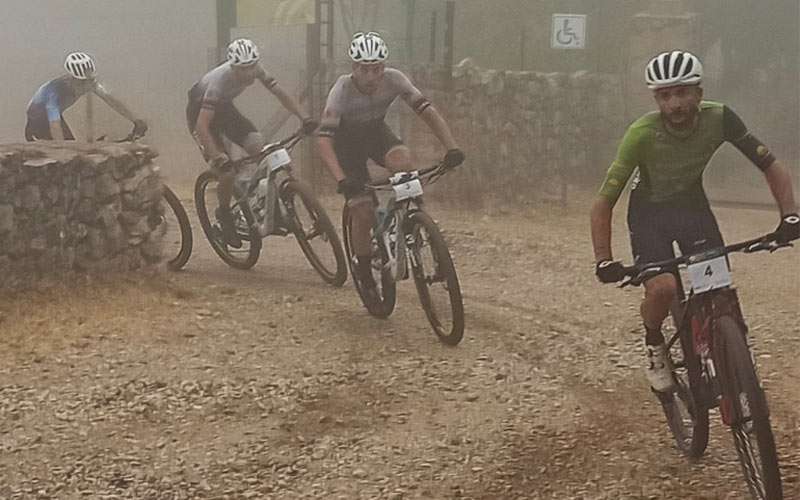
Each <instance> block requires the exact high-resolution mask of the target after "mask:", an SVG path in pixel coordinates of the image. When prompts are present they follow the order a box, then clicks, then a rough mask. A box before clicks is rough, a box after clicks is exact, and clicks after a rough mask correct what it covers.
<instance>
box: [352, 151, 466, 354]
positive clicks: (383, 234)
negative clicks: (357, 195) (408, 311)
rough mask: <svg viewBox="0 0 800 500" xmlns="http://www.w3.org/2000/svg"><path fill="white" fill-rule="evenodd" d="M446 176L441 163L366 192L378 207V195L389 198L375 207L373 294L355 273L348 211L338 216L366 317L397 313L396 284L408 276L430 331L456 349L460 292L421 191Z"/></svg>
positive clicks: (460, 324) (397, 176)
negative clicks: (426, 209)
mask: <svg viewBox="0 0 800 500" xmlns="http://www.w3.org/2000/svg"><path fill="white" fill-rule="evenodd" d="M448 171H450V169H448V168H446V167H444V165H443V164H442V163H439V164H438V165H435V166H433V167H430V168H427V169H424V170H421V171H413V172H403V173H398V174H395V175H393V176H392V177H390V178H389V179H388V180H386V181H384V182H379V183H372V184H368V185H366V186H365V189H366V190H367V191H369V192H372V193H373V196H374V198H375V201H376V202H377V195H376V193H377V192H381V191H384V192H388V193H389V195H388V196H387V197H386V201H385V203H383V204H377V203H376V205H377V210H376V223H375V225H374V227H373V229H372V230H371V239H372V274H373V278H374V279H375V283H376V285H377V286H376V289H375V290H374V292H375V293H371V292H370V291H368V290H367V289H366V288H365V287H364V286H363V284H362V283H361V281H360V279H359V277H358V276H359V275H358V273H357V272H356V257H355V255H354V253H353V240H352V238H353V232H352V218H351V214H350V210H349V209H348V207H347V205H345V208H344V212H343V214H342V231H343V239H344V248H345V253H346V254H347V262H348V264H349V266H350V275H351V276H352V277H353V283H354V285H355V287H356V291H357V292H358V295H359V297H360V298H361V302H362V303H363V304H364V307H366V309H367V311H368V312H369V313H370V314H371V315H373V316H375V317H378V318H387V317H389V315H391V314H392V312H393V311H394V307H395V302H396V297H397V294H396V292H397V290H396V284H397V282H398V281H401V280H405V279H407V278H408V276H409V274H410V275H411V277H412V278H413V279H414V284H415V285H416V288H417V295H418V296H419V300H420V304H421V305H422V309H423V310H424V311H425V315H426V316H427V318H428V322H429V323H430V325H431V327H432V328H433V331H434V332H435V333H436V335H437V337H439V339H440V340H441V341H442V342H444V343H445V344H448V345H456V344H458V343H459V342H460V341H461V339H462V337H463V336H464V304H463V301H462V298H461V287H460V285H459V282H458V276H457V275H456V269H455V266H454V265H453V259H452V257H451V256H450V251H449V250H448V248H447V243H446V242H445V239H444V237H443V236H442V233H441V231H440V230H439V226H438V225H437V224H436V222H435V221H434V220H433V218H431V216H430V215H428V214H427V213H426V212H425V209H424V203H423V199H422V194H423V186H425V185H428V184H431V183H433V182H435V181H436V180H438V179H439V178H441V176H442V175H444V174H445V173H447V172H448ZM409 268H410V269H409ZM409 270H410V273H409Z"/></svg>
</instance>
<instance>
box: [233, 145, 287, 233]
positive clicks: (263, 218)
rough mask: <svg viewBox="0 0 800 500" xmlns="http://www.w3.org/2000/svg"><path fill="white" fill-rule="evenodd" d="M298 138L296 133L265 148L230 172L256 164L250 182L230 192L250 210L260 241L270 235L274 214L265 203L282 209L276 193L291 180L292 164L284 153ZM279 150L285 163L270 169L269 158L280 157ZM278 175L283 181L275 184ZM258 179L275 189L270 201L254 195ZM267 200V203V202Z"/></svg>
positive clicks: (239, 162) (236, 164) (241, 161)
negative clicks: (283, 156)
mask: <svg viewBox="0 0 800 500" xmlns="http://www.w3.org/2000/svg"><path fill="white" fill-rule="evenodd" d="M302 137H303V136H302V135H301V134H300V132H299V131H298V132H296V133H294V134H292V135H291V136H289V137H288V138H286V139H284V140H282V141H279V142H276V143H272V144H267V145H265V146H264V147H263V148H262V149H261V151H260V152H259V153H258V154H257V155H254V156H251V157H247V158H242V159H241V160H238V161H237V162H236V163H235V167H234V168H237V169H238V168H239V167H241V166H242V165H244V164H247V163H251V162H254V161H258V166H257V167H256V169H255V171H254V172H253V175H252V176H251V177H250V180H249V181H248V182H247V184H246V186H245V187H244V188H243V189H241V190H240V189H235V191H234V192H235V198H236V202H237V203H239V204H244V203H246V204H247V205H248V207H250V211H251V212H252V214H253V219H254V224H256V225H257V227H256V228H255V229H257V231H258V234H259V235H260V236H261V237H262V238H263V237H265V236H267V235H269V234H272V232H273V230H274V219H275V217H274V212H271V211H270V210H269V208H268V207H267V205H266V203H267V202H268V201H269V202H270V203H274V204H276V206H277V207H282V206H283V204H282V203H281V202H280V199H279V197H278V196H277V194H278V193H279V192H280V187H282V186H283V185H284V184H285V183H286V182H288V181H290V180H291V179H293V175H292V164H291V162H290V160H289V158H288V152H290V151H291V150H292V148H294V146H295V145H296V144H297V143H298V142H299V141H300V139H302ZM281 150H284V151H285V152H286V153H287V157H286V159H284V160H283V161H286V163H283V164H281V165H279V166H277V167H272V166H271V158H272V155H273V154H276V153H280V151H281ZM279 175H281V176H282V177H283V179H282V180H281V181H280V182H277V181H276V179H277V178H278V176H279ZM262 179H267V180H268V182H269V185H270V186H271V187H272V186H274V187H275V189H273V190H272V191H273V196H272V197H270V196H264V195H262V194H261V193H259V192H258V191H257V188H258V185H259V183H260V182H261V180H262ZM234 186H236V184H234ZM276 197H277V199H276ZM267 198H270V199H269V200H268V199H267ZM267 214H271V215H272V217H267Z"/></svg>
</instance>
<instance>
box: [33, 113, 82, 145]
mask: <svg viewBox="0 0 800 500" xmlns="http://www.w3.org/2000/svg"><path fill="white" fill-rule="evenodd" d="M61 131H62V132H63V133H64V139H66V140H68V141H74V140H75V136H74V135H72V130H70V128H69V125H67V122H66V121H64V117H63V116H62V117H61ZM37 139H38V140H44V141H52V140H53V134H51V133H50V122H49V121H48V120H47V117H46V116H45V117H42V118H31V117H28V122H27V123H26V124H25V140H26V141H34V140H37Z"/></svg>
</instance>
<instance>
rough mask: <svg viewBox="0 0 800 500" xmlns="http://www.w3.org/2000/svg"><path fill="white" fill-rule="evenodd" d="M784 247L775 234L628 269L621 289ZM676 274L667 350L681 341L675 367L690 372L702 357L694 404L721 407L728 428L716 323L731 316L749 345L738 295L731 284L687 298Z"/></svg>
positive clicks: (730, 415)
mask: <svg viewBox="0 0 800 500" xmlns="http://www.w3.org/2000/svg"><path fill="white" fill-rule="evenodd" d="M785 246H791V244H778V243H775V239H774V234H770V235H767V236H764V237H761V238H756V239H753V240H748V241H744V242H742V243H737V244H734V245H729V246H726V247H724V248H718V249H714V250H710V251H707V252H702V253H700V254H694V255H685V256H682V257H677V258H675V259H671V260H668V261H663V262H657V263H651V264H645V265H642V266H631V267H627V268H626V273H627V274H628V276H631V279H630V280H629V281H626V282H624V283H623V284H622V285H621V286H627V285H629V284H641V283H642V282H643V281H644V280H645V279H647V278H648V277H652V276H655V275H656V274H660V273H663V272H670V271H676V270H677V269H678V268H679V266H683V265H685V264H689V263H692V262H701V261H704V260H706V259H708V258H713V257H720V256H723V255H724V256H727V255H728V254H729V253H733V252H739V251H742V252H745V253H753V252H758V251H763V250H769V251H771V252H772V251H775V250H777V249H778V248H782V247H785ZM674 275H675V276H676V280H677V282H678V297H679V299H678V301H679V303H678V306H677V307H673V310H672V316H673V320H674V322H675V329H676V331H675V333H674V334H673V335H672V336H671V337H670V338H669V340H668V341H667V350H669V349H671V348H672V347H673V346H674V345H675V342H677V341H679V340H680V341H681V349H682V350H683V361H682V362H681V363H677V364H676V367H678V368H686V369H687V371H688V370H689V369H690V367H689V364H688V362H687V359H689V357H690V356H697V357H698V358H699V362H700V363H699V364H700V371H701V372H700V374H699V375H700V378H699V380H700V381H701V382H702V384H701V386H699V387H696V386H695V384H691V391H692V395H693V397H694V399H695V404H700V405H702V406H704V407H705V408H706V409H711V408H715V407H717V406H720V410H721V414H722V419H723V422H724V423H725V424H726V425H731V424H732V423H733V418H734V415H733V411H732V408H731V407H730V404H729V402H726V401H724V400H723V399H722V391H721V388H720V385H719V382H718V371H717V366H716V365H715V360H714V354H713V353H714V339H715V336H716V332H717V329H716V321H717V320H718V319H719V318H721V317H723V316H730V317H732V318H733V319H734V320H735V321H736V322H737V323H738V324H739V326H740V327H741V329H742V332H743V333H744V335H745V343H747V345H748V346H749V342H748V338H747V331H748V329H747V325H746V323H745V321H744V315H743V314H742V310H741V306H740V304H739V297H738V294H737V292H736V289H735V288H734V287H733V286H732V285H727V286H723V287H719V288H714V289H711V290H708V291H705V292H701V293H695V292H694V291H690V292H689V295H688V296H686V294H685V292H684V287H683V282H682V277H681V275H680V273H678V272H675V273H674ZM751 355H752V353H751ZM717 361H719V360H717ZM754 365H755V363H754Z"/></svg>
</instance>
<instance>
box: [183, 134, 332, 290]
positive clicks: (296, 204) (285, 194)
mask: <svg viewBox="0 0 800 500" xmlns="http://www.w3.org/2000/svg"><path fill="white" fill-rule="evenodd" d="M303 137H304V136H303V134H302V130H298V131H297V132H295V133H294V134H292V135H290V136H289V137H287V138H285V139H283V140H281V141H278V142H276V143H273V144H267V145H265V146H264V147H263V148H262V149H261V151H260V152H259V153H258V154H256V155H254V156H248V157H245V158H242V159H239V160H236V161H235V162H233V168H234V171H235V172H237V173H238V174H237V179H236V181H235V182H234V195H233V199H232V200H231V212H232V214H233V219H234V223H235V225H236V231H237V234H238V236H239V238H240V239H241V240H242V247H241V248H233V247H231V246H229V245H228V244H227V243H226V241H225V238H224V237H223V234H222V228H221V225H220V222H219V220H218V218H217V209H218V205H219V201H218V198H217V185H218V184H219V179H218V177H217V174H216V173H214V172H213V171H211V170H207V171H205V172H203V173H202V174H200V176H199V177H198V178H197V181H196V182H195V188H194V197H195V208H196V209H197V215H198V218H199V219H200V225H201V226H202V228H203V232H204V233H205V235H206V238H208V241H209V243H211V247H212V248H213V249H214V251H215V252H216V253H217V255H218V256H219V257H220V258H221V259H222V260H223V261H224V262H225V263H226V264H228V265H229V266H231V267H233V268H236V269H250V268H251V267H253V266H254V265H255V264H256V262H257V261H258V258H259V256H260V254H261V247H262V239H263V238H265V237H267V236H270V235H277V236H287V235H289V234H293V235H294V237H295V239H296V240H297V243H298V245H300V249H301V250H302V252H303V254H304V255H305V256H306V259H308V262H309V263H310V264H311V267H313V268H314V270H316V271H317V273H319V275H320V276H321V277H322V279H323V280H324V281H325V282H326V283H329V284H331V285H334V286H341V285H342V284H344V282H345V280H346V279H347V266H346V264H345V258H344V253H343V252H342V245H341V242H340V241H339V236H338V235H337V234H336V229H335V228H334V227H333V224H332V223H331V220H330V218H329V217H328V215H327V213H326V212H325V209H324V208H323V207H322V205H321V204H320V203H319V202H318V201H317V199H316V198H315V197H314V195H313V193H312V191H311V188H309V187H308V186H307V185H306V184H305V183H303V182H302V181H300V180H299V179H296V178H295V177H294V175H293V174H292V160H291V157H290V156H289V152H290V151H291V150H292V148H294V146H295V145H296V144H297V143H298V142H299V141H300V140H301V139H302V138H303ZM248 166H250V167H254V169H251V170H250V171H247V170H246V168H247V167H248Z"/></svg>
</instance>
